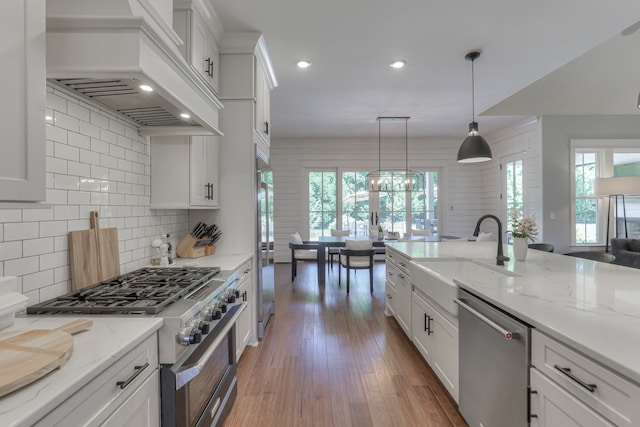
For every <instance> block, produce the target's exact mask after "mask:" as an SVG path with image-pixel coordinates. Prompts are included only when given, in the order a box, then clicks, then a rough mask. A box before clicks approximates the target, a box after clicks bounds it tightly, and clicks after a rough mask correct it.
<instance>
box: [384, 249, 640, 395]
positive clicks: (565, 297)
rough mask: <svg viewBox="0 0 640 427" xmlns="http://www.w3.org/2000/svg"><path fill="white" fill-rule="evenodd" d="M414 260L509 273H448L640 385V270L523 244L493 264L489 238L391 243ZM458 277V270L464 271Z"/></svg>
mask: <svg viewBox="0 0 640 427" xmlns="http://www.w3.org/2000/svg"><path fill="white" fill-rule="evenodd" d="M388 246H389V247H390V248H392V249H394V250H397V251H399V252H402V253H404V254H405V255H407V256H408V257H410V258H411V259H412V260H414V261H416V262H417V263H419V262H420V260H428V259H432V258H440V259H459V260H465V259H472V260H474V261H475V262H478V263H481V264H484V265H486V266H487V267H490V268H492V269H497V270H506V271H507V272H509V273H510V274H511V276H507V275H505V276H504V277H498V278H494V280H491V281H488V280H485V278H482V277H477V278H473V277H469V275H461V276H460V277H452V279H455V280H456V281H457V282H458V284H459V286H461V287H463V288H466V289H468V290H470V291H471V292H473V293H475V294H477V295H479V296H481V297H482V298H484V299H486V300H487V301H489V302H491V303H493V304H494V305H496V306H498V307H500V308H502V309H503V310H505V311H507V312H509V313H511V314H513V315H514V316H516V317H518V318H520V319H521V320H523V321H525V322H526V323H529V324H530V325H532V326H533V327H535V328H538V329H539V330H540V331H542V332H544V333H545V334H547V335H549V336H552V337H554V338H556V339H557V340H559V341H561V342H564V343H565V344H567V345H569V346H571V347H573V348H574V349H576V350H578V351H580V352H581V353H583V354H585V355H587V356H588V357H590V358H592V359H594V360H596V361H598V362H600V363H601V364H602V365H604V366H607V367H609V368H610V369H612V370H614V371H616V372H618V373H619V374H621V375H623V376H625V377H627V378H628V379H630V380H631V381H633V382H635V383H636V384H640V270H638V269H633V268H629V267H622V266H617V265H613V264H606V263H600V262H595V261H591V260H586V259H581V258H574V257H569V256H565V255H560V254H553V253H548V252H542V251H536V250H531V249H530V250H529V251H528V255H527V260H526V261H515V260H514V256H513V250H512V247H511V246H510V245H504V253H505V255H507V256H509V257H510V258H511V260H510V261H508V262H506V263H505V265H504V266H497V265H496V260H495V257H496V243H495V242H438V243H428V242H427V243H390V244H388ZM463 276H464V277H463Z"/></svg>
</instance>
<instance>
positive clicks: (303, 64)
mask: <svg viewBox="0 0 640 427" xmlns="http://www.w3.org/2000/svg"><path fill="white" fill-rule="evenodd" d="M297 65H298V68H309V67H311V62H309V61H298V64H297Z"/></svg>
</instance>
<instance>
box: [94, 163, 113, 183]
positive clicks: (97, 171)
mask: <svg viewBox="0 0 640 427" xmlns="http://www.w3.org/2000/svg"><path fill="white" fill-rule="evenodd" d="M91 177H92V178H97V179H101V180H102V179H109V168H105V167H104V166H95V165H92V166H91Z"/></svg>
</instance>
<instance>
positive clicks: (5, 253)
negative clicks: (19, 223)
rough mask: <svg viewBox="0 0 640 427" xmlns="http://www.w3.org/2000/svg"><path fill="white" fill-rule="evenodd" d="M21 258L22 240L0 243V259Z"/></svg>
mask: <svg viewBox="0 0 640 427" xmlns="http://www.w3.org/2000/svg"><path fill="white" fill-rule="evenodd" d="M16 258H22V241H20V240H17V241H13V242H4V243H0V261H5V260H8V259H16Z"/></svg>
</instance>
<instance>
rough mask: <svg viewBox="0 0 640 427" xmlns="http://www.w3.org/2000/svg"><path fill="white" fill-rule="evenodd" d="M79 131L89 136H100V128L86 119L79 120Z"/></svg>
mask: <svg viewBox="0 0 640 427" xmlns="http://www.w3.org/2000/svg"><path fill="white" fill-rule="evenodd" d="M80 133H81V134H83V135H86V136H88V137H91V138H100V128H99V127H98V126H96V125H92V124H91V123H88V122H87V121H81V122H80Z"/></svg>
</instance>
